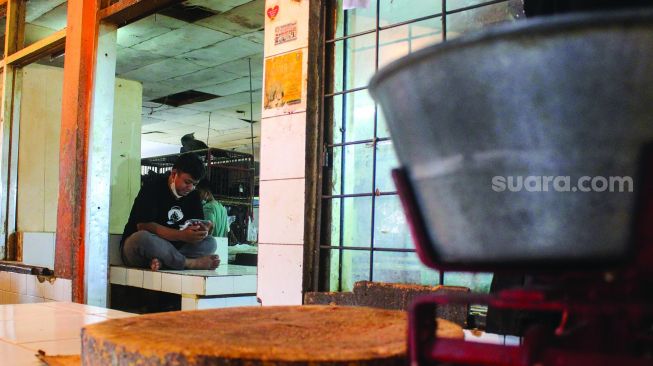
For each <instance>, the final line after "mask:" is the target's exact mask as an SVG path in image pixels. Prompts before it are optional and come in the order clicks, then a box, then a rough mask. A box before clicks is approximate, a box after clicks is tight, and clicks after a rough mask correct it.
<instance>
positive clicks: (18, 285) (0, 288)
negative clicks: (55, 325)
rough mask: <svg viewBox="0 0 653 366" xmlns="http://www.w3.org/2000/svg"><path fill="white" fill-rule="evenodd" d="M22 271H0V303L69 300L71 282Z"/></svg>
mask: <svg viewBox="0 0 653 366" xmlns="http://www.w3.org/2000/svg"><path fill="white" fill-rule="evenodd" d="M41 278H42V280H43V282H41V281H39V279H38V276H35V275H31V274H24V273H14V272H0V304H28V303H40V302H44V301H71V298H72V283H71V281H70V280H67V279H63V278H57V279H54V278H49V280H48V278H47V277H41Z"/></svg>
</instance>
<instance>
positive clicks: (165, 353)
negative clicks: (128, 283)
mask: <svg viewBox="0 0 653 366" xmlns="http://www.w3.org/2000/svg"><path fill="white" fill-rule="evenodd" d="M407 324H408V320H407V313H406V312H403V311H395V310H383V309H373V308H366V307H347V306H278V307H242V308H227V309H213V310H204V311H180V312H169V313H159V314H149V315H143V316H139V317H132V318H124V319H114V320H109V321H106V322H102V323H97V324H93V325H89V326H86V327H84V328H83V330H82V364H83V365H140V366H150V365H178V366H185V365H221V366H291V365H292V366H303V365H305V366H308V365H310V366H368V365H369V366H371V365H373V366H399V365H402V366H403V365H405V364H406V344H407V339H406V337H407ZM438 336H439V337H455V338H463V332H462V328H461V327H460V326H458V325H456V324H454V323H451V322H448V321H446V320H442V321H438Z"/></svg>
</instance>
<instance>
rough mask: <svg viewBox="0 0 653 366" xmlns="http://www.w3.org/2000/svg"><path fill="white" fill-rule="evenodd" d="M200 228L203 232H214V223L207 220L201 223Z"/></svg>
mask: <svg viewBox="0 0 653 366" xmlns="http://www.w3.org/2000/svg"><path fill="white" fill-rule="evenodd" d="M200 228H201V230H206V231H207V232H209V233H210V232H212V231H213V222H211V221H209V220H205V221H202V222H200Z"/></svg>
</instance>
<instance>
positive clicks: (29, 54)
mask: <svg viewBox="0 0 653 366" xmlns="http://www.w3.org/2000/svg"><path fill="white" fill-rule="evenodd" d="M65 44H66V29H65V28H64V29H62V30H60V31H58V32H56V33H53V34H51V35H49V36H48V37H46V38H43V39H42V40H40V41H37V42H36V43H33V44H31V45H29V46H27V47H25V48H23V49H22V50H20V51H17V52H15V53H12V54H11V55H9V56H8V57H7V58H6V59H5V63H6V64H7V65H16V66H23V65H27V64H30V63H32V62H34V61H36V60H38V59H40V58H43V57H45V56H48V55H52V54H53V53H59V52H63V51H64V47H65Z"/></svg>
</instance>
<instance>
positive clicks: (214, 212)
mask: <svg viewBox="0 0 653 366" xmlns="http://www.w3.org/2000/svg"><path fill="white" fill-rule="evenodd" d="M195 189H196V190H197V191H198V193H199V194H200V198H201V199H202V208H203V210H204V219H205V220H210V221H211V222H213V231H212V232H211V233H210V235H211V236H217V237H226V236H227V233H228V232H229V221H228V219H227V209H226V208H225V207H224V206H222V204H221V203H220V202H218V201H216V200H215V198H214V197H213V194H212V193H211V186H210V184H209V181H208V180H206V179H204V180H202V181H200V182H199V184H198V185H197V187H196V188H195Z"/></svg>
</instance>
